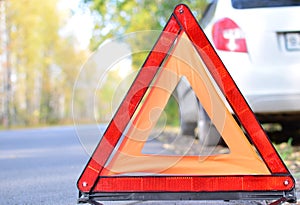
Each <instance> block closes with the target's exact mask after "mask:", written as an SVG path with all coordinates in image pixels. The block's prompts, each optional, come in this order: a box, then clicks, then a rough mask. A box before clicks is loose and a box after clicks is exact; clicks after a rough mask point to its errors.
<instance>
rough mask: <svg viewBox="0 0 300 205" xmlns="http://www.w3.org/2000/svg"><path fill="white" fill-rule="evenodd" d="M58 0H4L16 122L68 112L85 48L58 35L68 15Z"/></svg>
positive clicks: (36, 121)
mask: <svg viewBox="0 0 300 205" xmlns="http://www.w3.org/2000/svg"><path fill="white" fill-rule="evenodd" d="M57 4H58V0H43V1H39V0H9V1H5V7H6V9H5V11H6V13H5V15H6V28H7V34H6V35H7V38H8V50H7V51H6V52H7V55H8V56H9V58H8V64H9V66H10V67H9V68H10V70H11V79H12V80H11V84H12V98H11V99H12V100H11V106H10V109H11V112H10V113H11V116H10V118H11V120H12V125H16V124H18V125H34V124H39V123H43V124H44V123H55V122H58V121H59V120H61V119H63V118H67V117H70V113H71V112H70V105H71V93H72V87H73V84H74V80H75V78H76V74H77V71H78V69H79V66H80V65H81V64H82V62H83V61H84V59H85V57H86V54H85V53H83V52H82V51H78V50H76V49H75V48H74V46H73V43H74V42H73V41H72V40H71V39H67V38H63V37H62V36H60V35H59V31H60V29H61V28H62V26H63V23H64V22H65V19H64V17H63V15H62V13H60V12H59V10H58V9H57V8H58V6H57Z"/></svg>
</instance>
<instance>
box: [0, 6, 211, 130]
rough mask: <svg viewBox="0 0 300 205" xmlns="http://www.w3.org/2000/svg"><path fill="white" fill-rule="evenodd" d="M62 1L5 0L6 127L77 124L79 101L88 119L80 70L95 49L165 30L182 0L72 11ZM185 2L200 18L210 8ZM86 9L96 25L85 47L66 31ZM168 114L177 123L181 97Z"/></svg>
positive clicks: (1, 83) (2, 110)
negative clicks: (111, 41)
mask: <svg viewBox="0 0 300 205" xmlns="http://www.w3.org/2000/svg"><path fill="white" fill-rule="evenodd" d="M61 1H63V0H43V1H39V0H0V124H1V127H3V128H10V127H17V126H21V127H23V126H26V127H27V126H40V125H49V124H69V123H72V122H73V118H74V116H73V112H72V108H74V104H75V105H76V106H75V107H76V109H79V110H80V112H76V113H80V114H79V116H76V119H81V121H82V122H85V121H86V118H88V113H91V112H95V111H94V110H93V107H90V106H86V105H87V104H89V103H88V102H87V101H89V100H93V99H89V98H88V97H87V96H86V93H87V92H82V95H81V96H79V97H78V95H77V98H74V96H73V94H74V84H75V82H76V79H77V77H78V74H79V72H80V68H81V67H82V65H84V63H85V62H86V61H87V59H88V58H89V56H90V55H91V53H92V52H94V51H96V50H97V47H98V46H99V45H100V44H101V43H103V42H104V41H105V40H107V39H109V38H115V37H118V36H122V35H124V34H126V33H130V32H137V31H142V30H162V28H163V27H164V25H165V24H166V22H167V20H168V18H169V16H170V15H171V13H172V11H173V9H174V7H175V6H176V5H177V4H178V3H179V2H178V1H175V0H171V1H166V0H165V1H164V0H152V1H151V0H120V1H118V0H82V1H80V0H78V2H77V3H78V9H76V10H72V9H62V8H61ZM65 2H68V1H65ZM180 3H186V4H187V5H188V6H189V7H190V8H191V10H192V11H193V12H194V15H195V16H196V17H197V18H198V19H200V18H201V15H202V14H203V12H204V10H205V7H206V6H207V1H205V0H198V1H192V0H190V1H188V0H186V1H183V2H180ZM86 9H88V10H89V14H90V17H91V18H92V21H93V26H94V28H93V30H92V34H91V36H90V37H91V38H90V39H89V40H90V41H89V42H90V43H89V46H88V47H87V48H82V47H80V45H79V43H78V39H77V38H76V37H75V34H72V33H68V34H65V33H64V29H65V27H66V25H67V24H68V21H69V19H70V18H72V16H74V15H75V13H77V12H82V10H86ZM80 10H81V11H80ZM78 26H80V25H78ZM79 30H80V28H79ZM79 40H80V39H79ZM133 45H134V44H133ZM146 55H147V52H146V53H142V54H140V55H137V56H136V57H134V60H133V61H132V67H133V69H135V70H137V69H138V68H139V66H140V65H141V63H142V62H143V60H144V59H145V57H146ZM91 75H93V74H91ZM113 77H114V78H115V77H116V76H113ZM87 84H88V79H87ZM87 89H88V88H87ZM105 95H111V93H110V92H103V94H102V95H101V98H102V100H101V102H103V103H106V104H107V103H109V100H110V99H111V98H110V97H109V96H105ZM98 107H99V108H100V109H99V110H100V111H99V112H100V114H99V116H100V117H99V122H102V121H105V120H107V119H106V118H107V113H103V112H105V110H106V109H105V108H103V109H101V105H99V106H98ZM101 110H102V111H101ZM101 112H102V113H101ZM166 112H168V113H170V114H171V115H173V117H170V118H169V121H168V123H169V124H178V118H179V116H178V106H177V103H176V100H174V99H173V100H170V101H169V103H168V106H167V107H166ZM97 116H98V115H97ZM101 116H104V117H103V118H101ZM97 121H98V120H97Z"/></svg>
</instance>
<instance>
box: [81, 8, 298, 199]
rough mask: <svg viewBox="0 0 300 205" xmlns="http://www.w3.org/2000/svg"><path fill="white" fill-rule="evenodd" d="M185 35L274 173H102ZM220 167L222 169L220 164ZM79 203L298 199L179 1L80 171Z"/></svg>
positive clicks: (280, 164)
mask: <svg viewBox="0 0 300 205" xmlns="http://www.w3.org/2000/svg"><path fill="white" fill-rule="evenodd" d="M182 33H184V34H185V35H186V36H187V37H188V39H189V40H190V42H192V44H193V45H194V49H195V51H196V53H197V55H199V57H200V58H201V59H202V61H203V63H204V64H205V66H206V67H207V69H208V71H209V73H210V75H211V76H212V78H213V79H214V81H215V83H216V84H217V85H218V87H219V89H220V90H221V92H222V93H223V95H224V96H225V98H226V100H227V102H228V104H229V105H230V106H231V108H232V110H233V112H234V114H235V115H236V117H237V118H238V120H239V122H240V123H241V125H242V126H243V128H244V129H245V132H246V133H247V135H248V138H249V140H250V141H251V142H252V144H253V146H254V147H255V148H256V150H257V152H258V153H259V155H260V157H261V159H262V161H263V162H264V164H265V166H266V167H267V169H268V171H269V173H270V174H254V175H252V174H236V175H227V176H226V175H215V174H214V175H185V174H184V173H183V174H181V175H159V176H155V175H143V176H122V175H121V176H106V175H102V172H103V170H104V169H105V167H104V165H105V164H106V162H107V161H108V160H109V159H110V157H111V155H112V153H113V151H114V149H115V147H116V145H117V144H118V143H119V141H120V139H121V137H122V135H123V133H124V132H125V130H126V127H127V126H128V124H129V123H130V120H131V118H132V117H133V115H134V113H135V111H136V110H137V108H138V106H139V104H140V103H141V101H142V99H143V97H144V96H145V94H146V92H147V90H148V88H149V87H150V85H151V82H152V80H153V79H154V78H155V76H156V74H157V73H158V71H159V69H161V67H162V65H163V63H164V61H165V59H166V58H168V56H169V55H170V52H171V51H172V49H173V48H174V44H176V41H177V40H178V38H179V36H180V35H182ZM220 169H222V167H220ZM77 186H78V189H79V192H80V196H81V198H80V199H79V201H80V202H89V201H90V200H176V199H178V200H185V199H187V200H200V199H213V200H216V199H221V200H237V199H244V200H247V199H249V200H250V199H251V200H253V199H278V198H280V200H282V201H295V200H296V197H295V193H294V188H295V181H294V179H293V177H292V175H291V174H290V172H289V171H288V169H287V168H286V166H285V165H284V163H283V161H282V160H281V158H280V157H279V155H278V153H277V152H276V150H275V148H274V146H273V145H272V143H271V142H270V140H269V138H268V137H267V135H266V133H265V132H264V130H263V129H262V127H261V125H260V124H259V122H258V121H257V119H256V118H255V115H254V114H253V112H252V110H251V109H250V107H249V105H248V104H247V102H246V101H245V99H244V97H243V96H242V94H241V92H240V91H239V89H238V88H237V86H236V84H235V82H234V81H233V79H232V78H231V76H230V74H229V73H228V71H227V69H226V68H225V66H224V64H223V63H222V61H221V59H220V58H219V56H218V55H217V54H216V52H215V50H214V48H213V46H212V45H211V44H210V42H209V41H208V39H207V37H206V36H205V34H204V32H203V31H202V29H201V28H200V26H199V24H198V23H197V20H196V19H195V18H194V16H193V15H192V13H191V11H190V10H189V8H188V7H187V6H185V5H182V4H180V5H178V6H177V7H176V8H175V9H174V12H173V14H172V15H171V17H170V19H169V21H168V23H167V25H166V26H165V28H164V30H163V32H162V33H161V35H160V37H159V38H158V40H157V42H156V44H155V45H154V47H153V49H152V51H151V52H150V53H149V55H148V57H147V59H146V61H145V63H144V64H143V66H142V68H141V69H140V71H139V73H138V75H137V77H136V79H135V81H134V82H133V84H132V86H131V87H130V89H129V91H128V93H127V95H126V96H125V98H124V100H123V101H122V103H121V105H120V107H119V109H118V110H117V112H116V113H115V115H114V117H113V119H112V120H111V122H110V124H109V125H108V127H107V130H106V132H105V133H104V135H103V137H102V139H101V141H100V142H99V144H98V146H97V148H96V150H95V151H94V153H93V155H92V157H91V159H90V160H89V162H88V164H87V165H86V167H85V169H84V171H83V173H82V174H81V176H80V178H79V180H78V182H77Z"/></svg>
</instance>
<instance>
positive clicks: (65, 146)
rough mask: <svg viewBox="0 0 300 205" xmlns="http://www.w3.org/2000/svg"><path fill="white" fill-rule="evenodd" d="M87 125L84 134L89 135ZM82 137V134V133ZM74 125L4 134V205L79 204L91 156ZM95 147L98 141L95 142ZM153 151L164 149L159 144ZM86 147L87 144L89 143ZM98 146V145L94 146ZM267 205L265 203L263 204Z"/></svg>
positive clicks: (0, 192)
mask: <svg viewBox="0 0 300 205" xmlns="http://www.w3.org/2000/svg"><path fill="white" fill-rule="evenodd" d="M88 129H89V127H88V126H86V127H85V129H82V130H86V132H85V131H84V132H83V133H87V134H88ZM81 135H82V133H81ZM81 142H82V140H81V141H80V140H79V138H78V133H76V131H75V128H74V127H73V126H69V127H68V126H66V127H51V128H38V129H23V130H12V131H1V132H0V163H1V165H0V166H1V169H0V205H11V204H13V205H14V204H17V205H19V204H29V205H35V204H36V205H42V204H55V205H60V204H62V205H71V204H77V197H78V191H77V187H76V182H77V179H78V177H79V175H80V174H81V172H82V170H83V168H84V166H85V165H86V163H87V161H88V159H89V155H88V154H87V152H86V151H85V149H84V148H83V146H82V143H81ZM92 143H93V144H95V139H94V140H93V142H92ZM155 143H156V144H153V145H152V146H151V145H150V146H149V145H148V146H149V148H151V149H160V148H161V146H162V144H161V143H159V142H155ZM84 144H87V143H86V142H85V143H84ZM93 146H95V145H93ZM104 204H143V205H148V204H169V205H171V204H209V205H211V204H230V205H233V204H236V205H237V204H247V205H250V204H260V203H257V202H243V203H242V202H241V201H236V202H235V201H232V202H223V201H201V202H199V201H168V202H151V201H148V202H147V201H145V202H132V201H129V202H128V201H127V202H105V203H104ZM262 204H264V203H262Z"/></svg>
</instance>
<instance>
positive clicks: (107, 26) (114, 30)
mask: <svg viewBox="0 0 300 205" xmlns="http://www.w3.org/2000/svg"><path fill="white" fill-rule="evenodd" d="M85 2H89V3H90V5H91V9H92V10H94V11H95V12H96V13H97V21H96V25H95V29H94V33H93V39H92V41H91V48H92V50H94V49H96V48H97V47H98V45H99V44H100V43H102V42H103V41H104V40H105V39H107V38H112V37H116V36H120V35H123V34H125V33H129V32H136V31H140V30H161V29H162V28H163V27H164V26H165V24H166V22H167V21H168V18H169V17H170V15H171V14H172V11H173V9H174V8H175V6H176V5H177V4H179V2H178V1H176V0H168V1H166V0H139V1H135V0H121V1H118V0H117V1H115V0H85ZM180 3H185V4H187V5H188V6H189V7H190V8H191V10H192V11H193V12H194V15H195V16H196V17H197V18H198V19H200V17H201V14H202V13H203V11H204V9H205V7H206V5H207V1H206V0H199V1H192V0H184V1H182V2H180Z"/></svg>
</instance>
